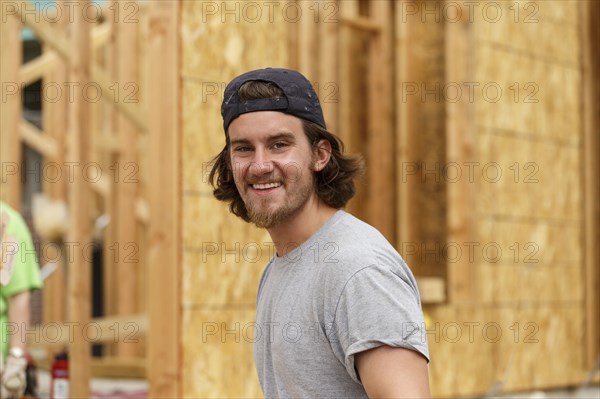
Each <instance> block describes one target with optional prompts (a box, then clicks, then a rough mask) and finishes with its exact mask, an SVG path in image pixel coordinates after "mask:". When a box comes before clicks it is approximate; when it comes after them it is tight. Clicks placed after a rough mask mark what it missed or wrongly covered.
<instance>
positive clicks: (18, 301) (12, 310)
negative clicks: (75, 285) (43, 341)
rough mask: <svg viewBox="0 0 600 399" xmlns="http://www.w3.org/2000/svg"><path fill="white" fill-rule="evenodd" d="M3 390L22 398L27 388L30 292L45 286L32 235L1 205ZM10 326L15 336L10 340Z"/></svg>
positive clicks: (0, 384)
mask: <svg viewBox="0 0 600 399" xmlns="http://www.w3.org/2000/svg"><path fill="white" fill-rule="evenodd" d="M0 220H1V224H0V226H1V227H0V230H1V231H0V239H1V242H2V248H1V254H2V255H1V259H0V263H1V266H2V270H1V272H0V276H1V279H0V280H1V283H2V284H1V286H0V291H1V292H0V336H1V338H2V339H1V340H0V348H1V352H0V376H1V377H0V390H1V397H2V398H20V397H21V395H22V394H23V392H24V391H25V387H26V378H25V369H26V367H27V359H26V358H25V342H24V340H23V338H22V337H23V336H24V335H23V334H21V332H22V331H24V330H25V329H26V328H27V325H28V324H29V319H30V297H31V295H30V291H32V290H34V289H39V288H41V286H42V281H41V277H40V274H39V267H38V262H37V259H36V257H35V253H34V252H33V248H34V247H33V242H32V240H31V234H30V233H29V229H28V228H27V225H26V224H25V221H24V220H23V218H22V217H21V215H20V214H19V213H18V212H17V211H15V210H14V209H12V208H11V207H9V206H8V205H7V204H5V203H4V202H1V201H0ZM9 323H10V325H11V326H12V327H11V329H10V330H11V331H12V332H14V333H12V334H10V336H9V333H8V331H9Z"/></svg>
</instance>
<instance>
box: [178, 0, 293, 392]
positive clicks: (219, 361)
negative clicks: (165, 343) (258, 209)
mask: <svg viewBox="0 0 600 399" xmlns="http://www.w3.org/2000/svg"><path fill="white" fill-rule="evenodd" d="M244 4H245V3H243V2H228V3H227V4H226V3H225V2H196V1H185V2H182V11H181V18H182V24H181V31H180V32H181V46H182V64H181V73H182V80H183V81H182V85H183V86H182V88H183V96H182V131H183V134H182V170H183V199H182V201H183V204H182V205H183V209H182V211H183V215H182V220H183V239H184V253H183V276H182V289H183V298H182V301H183V306H184V314H183V328H182V331H183V336H182V347H183V348H184V350H183V370H184V371H183V394H184V396H186V397H258V396H260V395H261V392H260V388H259V385H258V381H257V378H256V373H255V371H254V366H253V363H252V343H251V342H248V340H242V341H241V342H236V340H235V338H236V337H235V333H234V334H233V335H231V334H230V335H226V336H225V338H224V339H223V340H222V339H221V335H220V331H219V333H218V334H217V335H216V336H209V337H208V338H207V336H206V334H204V335H203V332H206V328H209V327H207V326H213V325H218V327H219V328H221V327H222V325H221V323H226V325H225V327H226V328H228V327H227V326H232V327H231V328H235V326H236V323H238V324H237V325H241V326H245V325H248V323H251V322H252V321H253V320H254V306H255V298H256V289H257V286H258V281H259V279H260V275H261V272H262V269H263V268H264V266H265V264H266V262H267V261H268V259H269V255H270V254H272V246H271V245H270V239H269V237H268V235H267V234H266V233H265V232H264V231H259V230H258V229H256V228H254V227H253V226H251V225H248V224H246V223H244V222H243V221H241V220H240V219H238V218H236V217H235V216H233V215H231V214H230V213H229V210H228V209H227V206H226V205H225V204H222V203H219V202H218V201H217V200H216V199H214V198H213V197H212V188H211V187H210V186H209V185H208V179H207V178H208V172H209V170H210V165H209V162H210V160H211V159H212V158H213V157H214V156H215V155H217V153H218V152H219V151H221V149H222V148H223V146H224V144H225V137H224V134H223V128H222V120H221V115H220V106H221V101H222V95H223V94H222V93H223V90H224V88H225V85H226V84H227V82H229V81H230V80H231V79H232V78H233V77H234V76H236V75H238V74H240V73H242V72H245V71H247V70H250V69H255V68H261V67H268V66H274V67H277V66H283V67H285V66H287V65H288V59H289V53H288V51H289V49H288V48H287V44H288V40H287V38H288V30H289V26H288V24H287V23H286V21H285V20H284V19H283V14H282V12H281V4H282V3H280V4H279V5H273V3H271V5H270V7H274V8H273V9H274V10H275V12H273V13H269V9H268V8H266V7H267V6H263V5H261V4H259V3H256V4H258V7H259V8H260V11H261V14H262V16H261V17H260V18H258V19H256V18H255V17H256V14H253V13H251V11H253V10H251V9H250V8H244ZM215 7H216V8H215ZM236 7H237V8H236ZM232 10H233V11H232ZM226 11H227V12H226ZM271 16H272V17H273V18H271ZM274 38H276V40H274ZM203 329H204V330H203ZM246 332H247V331H246ZM204 338H206V339H204Z"/></svg>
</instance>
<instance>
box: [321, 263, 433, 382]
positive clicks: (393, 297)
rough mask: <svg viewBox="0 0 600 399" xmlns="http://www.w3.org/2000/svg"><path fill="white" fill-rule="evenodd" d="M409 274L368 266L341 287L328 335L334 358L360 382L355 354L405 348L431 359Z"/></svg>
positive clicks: (415, 293) (419, 308)
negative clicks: (388, 348) (373, 349)
mask: <svg viewBox="0 0 600 399" xmlns="http://www.w3.org/2000/svg"><path fill="white" fill-rule="evenodd" d="M409 273H410V272H405V271H404V270H403V269H402V268H400V269H399V270H394V269H393V268H390V267H385V266H379V265H372V266H368V267H365V268H363V269H361V270H359V271H358V272H356V273H355V274H354V275H352V276H351V277H350V278H349V279H348V281H347V282H346V284H345V286H344V288H343V290H342V293H341V295H340V297H339V300H338V303H337V306H336V309H335V313H334V319H333V323H332V326H331V329H330V331H329V334H328V335H329V339H330V342H331V343H332V349H333V351H334V353H335V355H336V357H337V358H338V360H340V361H341V362H342V363H343V364H344V365H345V367H346V370H347V372H348V374H349V375H350V377H352V379H353V380H354V381H356V382H358V383H360V381H359V378H358V376H357V374H356V370H355V367H354V356H355V355H356V354H357V353H359V352H362V351H365V350H368V349H372V348H376V347H378V346H381V345H388V346H392V347H401V348H407V349H411V350H415V351H417V352H419V353H421V354H422V355H423V356H425V358H426V359H427V360H428V361H429V351H428V349H427V338H426V335H425V331H424V329H425V324H424V320H423V312H422V310H421V301H420V299H419V293H418V290H417V287H416V283H415V281H414V278H413V277H412V275H411V274H409Z"/></svg>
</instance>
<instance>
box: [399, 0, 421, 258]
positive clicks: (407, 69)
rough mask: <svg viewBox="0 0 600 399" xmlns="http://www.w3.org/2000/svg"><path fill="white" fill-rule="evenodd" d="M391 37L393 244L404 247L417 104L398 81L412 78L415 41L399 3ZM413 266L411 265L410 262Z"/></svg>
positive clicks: (409, 229) (409, 236)
mask: <svg viewBox="0 0 600 399" xmlns="http://www.w3.org/2000/svg"><path fill="white" fill-rule="evenodd" d="M394 14H395V26H396V30H395V37H396V51H395V54H396V76H395V94H396V98H395V99H396V123H395V127H396V152H397V157H396V187H397V191H396V194H397V202H396V211H397V219H396V223H397V229H396V245H397V248H398V249H399V250H401V249H402V248H404V244H403V243H408V242H409V241H411V240H413V238H414V236H415V233H414V231H413V226H414V223H415V221H414V220H413V216H412V215H414V212H413V211H412V207H413V202H414V198H413V195H414V193H415V184H414V183H415V180H414V179H406V178H405V177H406V169H405V168H407V167H408V166H409V165H412V164H414V154H415V150H414V141H413V140H412V139H411V137H412V135H413V134H414V133H415V128H414V119H415V116H414V115H415V113H414V112H413V110H414V107H415V106H418V104H415V103H416V99H415V96H410V97H407V98H404V95H403V90H402V82H414V81H415V79H414V76H415V74H414V69H415V68H416V63H415V62H414V57H413V51H414V45H415V41H414V38H413V37H412V36H413V35H412V32H413V30H414V29H413V28H412V23H414V22H413V18H409V19H408V20H406V21H405V20H404V14H403V10H402V8H401V7H396V9H395V12H394ZM412 267H414V266H412Z"/></svg>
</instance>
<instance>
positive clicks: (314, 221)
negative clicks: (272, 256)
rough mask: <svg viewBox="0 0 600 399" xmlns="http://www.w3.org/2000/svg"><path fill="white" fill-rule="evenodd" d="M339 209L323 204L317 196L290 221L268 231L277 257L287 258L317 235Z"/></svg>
mask: <svg viewBox="0 0 600 399" xmlns="http://www.w3.org/2000/svg"><path fill="white" fill-rule="evenodd" d="M336 212H337V209H335V208H332V207H330V206H328V205H326V204H324V203H323V202H321V201H320V200H319V199H318V198H317V197H316V196H315V197H313V198H311V200H309V201H308V202H307V203H306V205H305V206H304V207H303V208H302V209H301V210H300V211H299V212H298V213H297V214H295V215H294V216H292V217H290V219H289V220H286V221H284V222H283V223H281V224H279V225H277V226H275V227H272V228H270V229H267V230H268V232H269V234H270V235H271V239H272V240H273V242H274V243H275V249H276V250H277V256H285V255H287V254H288V253H289V252H291V251H293V250H294V249H295V248H297V247H299V246H300V245H301V244H302V243H303V242H305V241H306V240H308V239H309V238H310V237H311V236H312V235H313V234H315V233H316V232H317V231H318V230H319V229H320V228H321V227H322V226H323V225H324V224H325V222H327V221H328V220H329V219H330V218H331V217H332V216H333V215H334V214H335V213H336Z"/></svg>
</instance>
